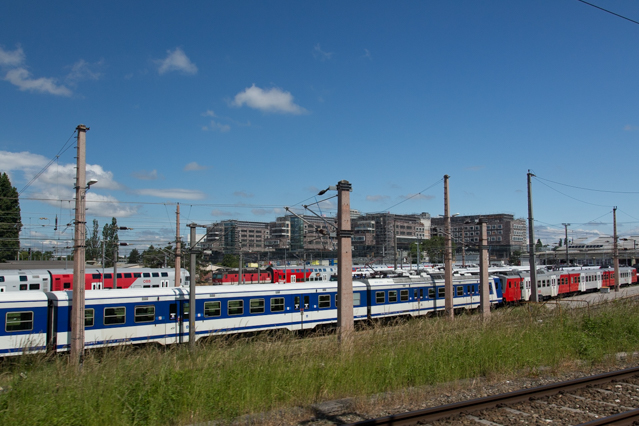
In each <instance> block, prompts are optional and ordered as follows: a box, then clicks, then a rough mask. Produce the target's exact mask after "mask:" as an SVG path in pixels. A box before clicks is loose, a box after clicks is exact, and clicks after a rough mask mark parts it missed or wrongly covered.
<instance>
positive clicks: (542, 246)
mask: <svg viewBox="0 0 639 426" xmlns="http://www.w3.org/2000/svg"><path fill="white" fill-rule="evenodd" d="M543 248H544V243H542V242H541V240H540V239H537V244H535V250H536V251H540V250H541V249H543Z"/></svg>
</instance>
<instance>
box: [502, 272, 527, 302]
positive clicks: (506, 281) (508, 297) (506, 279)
mask: <svg viewBox="0 0 639 426" xmlns="http://www.w3.org/2000/svg"><path fill="white" fill-rule="evenodd" d="M497 276H498V277H499V279H500V281H501V285H502V289H501V292H502V298H503V301H504V303H514V302H519V301H520V300H521V289H522V286H523V285H524V277H523V276H522V275H520V274H518V273H510V274H499V275H497Z"/></svg>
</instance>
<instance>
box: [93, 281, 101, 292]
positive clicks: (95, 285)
mask: <svg viewBox="0 0 639 426" xmlns="http://www.w3.org/2000/svg"><path fill="white" fill-rule="evenodd" d="M91 290H102V283H101V282H100V281H98V282H92V283H91Z"/></svg>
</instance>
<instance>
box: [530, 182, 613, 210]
mask: <svg viewBox="0 0 639 426" xmlns="http://www.w3.org/2000/svg"><path fill="white" fill-rule="evenodd" d="M538 180H539V179H538ZM539 183H541V184H542V185H544V186H547V187H548V188H550V189H552V190H553V191H555V192H557V193H559V194H561V195H563V196H564V197H568V198H570V199H573V200H575V201H579V202H580V203H584V204H589V205H591V206H597V207H608V208H610V207H612V206H604V205H602V204H595V203H589V202H588V201H583V200H580V199H578V198H575V197H571V196H570V195H568V194H564V193H563V192H561V191H559V190H557V189H555V188H553V187H552V186H550V185H548V184H546V183H544V182H542V181H541V180H539Z"/></svg>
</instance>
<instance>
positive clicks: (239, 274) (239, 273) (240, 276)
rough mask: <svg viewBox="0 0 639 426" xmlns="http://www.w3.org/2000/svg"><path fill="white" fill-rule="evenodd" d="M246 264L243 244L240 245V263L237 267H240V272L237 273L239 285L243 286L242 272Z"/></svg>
mask: <svg viewBox="0 0 639 426" xmlns="http://www.w3.org/2000/svg"><path fill="white" fill-rule="evenodd" d="M243 263H244V259H242V244H240V262H239V264H238V265H237V266H238V271H237V285H241V284H242V275H243V271H242V269H243V268H242V265H243Z"/></svg>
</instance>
